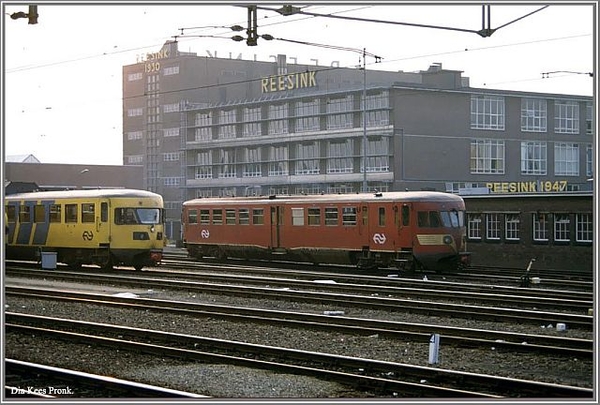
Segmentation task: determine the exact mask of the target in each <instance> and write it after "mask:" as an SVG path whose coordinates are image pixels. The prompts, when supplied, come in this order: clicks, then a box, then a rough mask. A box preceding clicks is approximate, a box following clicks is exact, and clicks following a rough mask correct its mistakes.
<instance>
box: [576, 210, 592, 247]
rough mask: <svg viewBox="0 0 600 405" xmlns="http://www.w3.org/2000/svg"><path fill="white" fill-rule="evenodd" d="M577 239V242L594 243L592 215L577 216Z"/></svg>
mask: <svg viewBox="0 0 600 405" xmlns="http://www.w3.org/2000/svg"><path fill="white" fill-rule="evenodd" d="M575 238H576V239H575V240H576V241H577V242H592V240H593V238H594V224H593V222H592V214H576V215H575Z"/></svg>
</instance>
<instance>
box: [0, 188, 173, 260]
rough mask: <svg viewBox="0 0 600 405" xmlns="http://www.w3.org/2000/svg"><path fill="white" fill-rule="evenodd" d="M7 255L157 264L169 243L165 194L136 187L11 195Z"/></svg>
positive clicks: (8, 199)
mask: <svg viewBox="0 0 600 405" xmlns="http://www.w3.org/2000/svg"><path fill="white" fill-rule="evenodd" d="M4 204H5V205H4V209H5V220H6V225H7V228H8V229H7V233H6V242H5V245H6V258H7V259H21V260H39V259H40V257H41V254H42V252H56V254H57V261H58V262H61V263H66V264H68V265H69V266H71V267H75V268H77V267H80V266H81V265H83V264H93V265H98V266H100V267H102V268H104V269H111V268H112V267H113V266H132V267H134V268H135V269H136V270H141V269H142V267H144V266H156V265H158V264H159V263H160V261H161V260H162V251H163V247H164V224H163V222H164V206H163V199H162V197H161V196H160V195H158V194H155V193H152V192H149V191H144V190H132V189H98V190H66V191H42V192H33V193H23V194H14V195H8V196H6V198H5V202H4Z"/></svg>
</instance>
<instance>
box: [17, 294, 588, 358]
mask: <svg viewBox="0 0 600 405" xmlns="http://www.w3.org/2000/svg"><path fill="white" fill-rule="evenodd" d="M5 294H6V296H7V297H21V298H29V299H45V300H56V301H62V302H66V303H72V304H97V305H102V306H106V307H111V308H115V309H118V308H127V309H137V310H140V311H150V310H152V311H161V312H163V313H165V314H167V316H170V315H173V314H181V315H185V316H192V317H195V318H199V317H205V318H206V317H207V318H213V319H214V318H218V319H225V320H228V321H235V322H245V323H254V324H257V323H263V324H275V325H279V326H289V327H297V328H303V329H307V328H308V329H317V330H325V331H336V332H345V333H352V334H360V335H374V334H377V335H380V336H385V337H388V338H394V339H406V340H409V341H413V342H422V343H427V342H428V341H429V339H430V337H431V335H432V334H434V333H437V334H440V335H442V336H443V337H444V343H445V344H448V345H455V346H457V347H463V348H466V347H473V348H475V347H476V348H481V347H489V348H498V349H502V350H508V351H516V352H536V353H540V354H557V355H567V356H590V358H591V356H592V355H593V346H594V342H593V341H592V340H589V339H577V338H568V337H566V336H547V335H533V334H523V333H510V332H502V331H489V330H482V329H469V328H458V327H449V326H442V325H426V324H420V323H419V324H415V323H407V322H392V321H383V320H373V319H360V318H352V317H344V316H333V317H332V316H330V315H322V314H309V313H302V312H296V313H293V312H289V311H275V310H265V309H256V308H241V307H233V306H225V305H212V304H200V303H191V302H181V301H172V300H169V301H167V300H158V299H151V298H142V297H136V298H127V297H121V296H114V295H107V294H92V293H78V292H73V291H62V290H54V289H52V290H51V289H39V288H24V287H6V288H5ZM7 316H8V317H10V314H8V315H7Z"/></svg>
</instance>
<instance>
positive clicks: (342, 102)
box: [327, 94, 354, 129]
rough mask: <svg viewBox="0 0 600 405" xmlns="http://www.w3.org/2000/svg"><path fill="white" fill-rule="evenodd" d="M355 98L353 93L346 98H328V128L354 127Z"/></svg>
mask: <svg viewBox="0 0 600 405" xmlns="http://www.w3.org/2000/svg"><path fill="white" fill-rule="evenodd" d="M353 103H354V98H353V97H352V95H351V94H349V95H347V96H346V97H344V98H330V99H329V100H327V114H328V115H327V129H347V128H352V127H354V122H353V117H352V113H351V111H352V109H353Z"/></svg>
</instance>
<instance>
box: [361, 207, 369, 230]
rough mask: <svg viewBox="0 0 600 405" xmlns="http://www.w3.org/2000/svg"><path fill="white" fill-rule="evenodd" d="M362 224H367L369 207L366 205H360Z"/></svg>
mask: <svg viewBox="0 0 600 405" xmlns="http://www.w3.org/2000/svg"><path fill="white" fill-rule="evenodd" d="M362 224H363V225H365V226H367V225H368V224H369V209H368V208H367V207H366V206H364V207H362Z"/></svg>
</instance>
